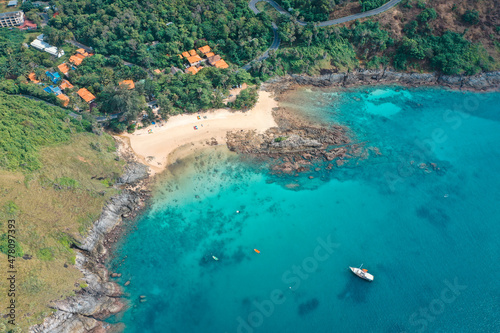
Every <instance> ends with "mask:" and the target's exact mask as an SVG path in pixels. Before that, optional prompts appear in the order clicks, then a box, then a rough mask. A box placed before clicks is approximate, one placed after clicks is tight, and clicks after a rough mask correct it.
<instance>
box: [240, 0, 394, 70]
mask: <svg viewBox="0 0 500 333" xmlns="http://www.w3.org/2000/svg"><path fill="white" fill-rule="evenodd" d="M261 1H265V2H267V3H268V4H270V5H271V6H273V8H274V9H276V10H277V11H278V13H280V14H282V15H286V16H290V17H291V16H292V14H290V13H289V12H288V11H286V10H284V9H283V8H282V7H281V6H280V5H278V4H277V3H276V2H275V1H274V0H250V2H249V3H248V6H249V7H250V10H252V12H254V14H255V15H257V14H259V13H260V10H258V9H257V3H259V2H261ZM400 2H401V0H391V1H389V2H387V3H385V4H383V5H382V6H380V7H378V8H375V9H372V10H369V11H367V12H363V13H359V14H354V15H349V16H344V17H341V18H337V19H333V20H329V21H323V22H317V23H314V24H315V25H316V26H318V27H327V26H330V25H335V24H341V23H345V22H349V21H352V20H357V19H362V18H365V17H369V16H373V15H377V14H380V13H383V12H385V11H386V10H388V9H391V8H392V7H394V6H396V5H397V4H398V3H400ZM296 21H297V23H298V24H299V25H302V26H305V25H307V22H305V21H301V20H296ZM273 33H274V39H273V43H272V44H271V46H270V47H269V49H267V50H266V52H264V54H262V55H261V56H260V57H258V58H257V59H254V60H252V61H251V62H249V63H248V64H246V65H245V66H243V67H242V69H245V70H249V69H250V68H251V67H252V63H253V62H255V61H262V60H265V59H267V58H268V57H269V51H270V50H277V49H278V48H279V46H280V37H279V34H278V26H277V25H276V24H275V23H274V22H273Z"/></svg>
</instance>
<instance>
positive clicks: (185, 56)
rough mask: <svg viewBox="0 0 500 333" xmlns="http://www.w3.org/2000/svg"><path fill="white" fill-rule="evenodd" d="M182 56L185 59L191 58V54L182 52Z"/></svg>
mask: <svg viewBox="0 0 500 333" xmlns="http://www.w3.org/2000/svg"><path fill="white" fill-rule="evenodd" d="M182 55H183V56H184V58H189V55H190V54H189V52H182Z"/></svg>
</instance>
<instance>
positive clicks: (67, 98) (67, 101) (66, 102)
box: [57, 94, 69, 106]
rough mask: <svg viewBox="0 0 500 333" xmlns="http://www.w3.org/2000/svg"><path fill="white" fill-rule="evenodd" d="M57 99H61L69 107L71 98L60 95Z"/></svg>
mask: <svg viewBox="0 0 500 333" xmlns="http://www.w3.org/2000/svg"><path fill="white" fill-rule="evenodd" d="M57 98H59V99H60V100H61V101H63V105H64V106H68V104H69V97H68V96H66V95H64V94H59V95H57Z"/></svg>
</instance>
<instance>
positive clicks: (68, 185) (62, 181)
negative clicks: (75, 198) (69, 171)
mask: <svg viewBox="0 0 500 333" xmlns="http://www.w3.org/2000/svg"><path fill="white" fill-rule="evenodd" d="M54 186H56V187H60V188H62V189H67V190H74V189H76V188H78V187H80V183H79V182H78V181H76V180H74V179H73V178H70V177H61V178H57V179H56V180H55V181H54Z"/></svg>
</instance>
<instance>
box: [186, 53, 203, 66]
mask: <svg viewBox="0 0 500 333" xmlns="http://www.w3.org/2000/svg"><path fill="white" fill-rule="evenodd" d="M187 61H189V63H190V64H194V63H196V62H198V61H201V57H200V56H199V55H197V54H196V55H194V56H192V57H189V58H187Z"/></svg>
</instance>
